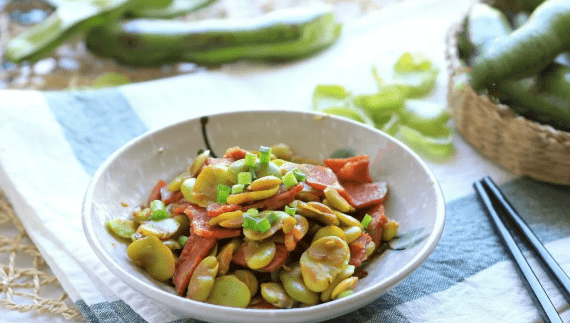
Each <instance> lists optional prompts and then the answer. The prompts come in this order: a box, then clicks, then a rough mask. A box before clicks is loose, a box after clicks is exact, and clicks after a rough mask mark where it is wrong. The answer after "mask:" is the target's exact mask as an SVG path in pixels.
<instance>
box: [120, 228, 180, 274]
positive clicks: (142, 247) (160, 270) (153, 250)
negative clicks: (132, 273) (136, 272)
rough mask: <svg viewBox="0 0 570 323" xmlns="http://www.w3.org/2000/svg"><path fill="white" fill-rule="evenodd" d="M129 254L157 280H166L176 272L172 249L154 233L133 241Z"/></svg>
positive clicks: (129, 247) (128, 248) (128, 250)
mask: <svg viewBox="0 0 570 323" xmlns="http://www.w3.org/2000/svg"><path fill="white" fill-rule="evenodd" d="M127 255H128V256H129V258H130V259H131V260H132V261H133V262H134V263H135V264H136V265H137V266H139V267H141V268H143V269H144V270H145V271H146V272H147V273H148V274H149V275H151V276H152V277H153V278H154V279H156V280H160V281H165V280H167V279H169V278H170V277H172V275H173V274H174V255H173V254H172V251H170V249H168V247H167V246H165V245H164V244H163V243H162V241H160V240H159V239H158V238H157V237H156V236H154V235H150V236H148V237H144V238H141V239H138V240H136V241H133V242H132V243H131V244H129V246H128V247H127Z"/></svg>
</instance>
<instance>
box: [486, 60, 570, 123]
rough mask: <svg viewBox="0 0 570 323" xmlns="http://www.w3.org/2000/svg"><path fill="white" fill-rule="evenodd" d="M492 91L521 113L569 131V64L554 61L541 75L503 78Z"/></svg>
mask: <svg viewBox="0 0 570 323" xmlns="http://www.w3.org/2000/svg"><path fill="white" fill-rule="evenodd" d="M493 92H496V94H497V96H498V98H499V99H500V100H501V102H503V103H505V104H508V105H509V106H510V107H511V109H513V110H514V111H515V112H517V113H518V114H520V115H522V116H524V117H526V118H528V119H531V120H535V121H537V122H540V123H543V124H549V125H551V126H553V127H554V128H557V129H560V130H565V131H570V67H568V66H565V65H561V64H556V63H552V64H551V65H549V66H548V67H547V68H546V69H545V70H544V71H543V72H542V73H540V75H538V76H533V77H529V78H525V79H522V80H505V81H501V82H499V83H497V85H496V87H495V88H494V89H493Z"/></svg>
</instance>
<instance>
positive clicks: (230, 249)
mask: <svg viewBox="0 0 570 323" xmlns="http://www.w3.org/2000/svg"><path fill="white" fill-rule="evenodd" d="M240 245H241V239H238V238H234V239H232V240H230V242H228V243H226V244H225V245H224V246H223V247H222V250H220V253H218V256H217V257H216V259H217V260H218V264H219V266H220V268H219V269H218V274H219V275H220V276H221V275H225V274H226V273H227V272H228V269H229V268H230V263H231V261H232V256H233V255H234V252H235V251H236V250H237V248H239V246H240Z"/></svg>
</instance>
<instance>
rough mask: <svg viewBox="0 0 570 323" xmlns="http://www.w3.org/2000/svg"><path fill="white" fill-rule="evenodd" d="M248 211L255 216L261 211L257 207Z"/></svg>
mask: <svg viewBox="0 0 570 323" xmlns="http://www.w3.org/2000/svg"><path fill="white" fill-rule="evenodd" d="M246 213H248V214H249V215H251V216H254V217H257V216H259V211H258V210H257V209H248V210H247V211H246Z"/></svg>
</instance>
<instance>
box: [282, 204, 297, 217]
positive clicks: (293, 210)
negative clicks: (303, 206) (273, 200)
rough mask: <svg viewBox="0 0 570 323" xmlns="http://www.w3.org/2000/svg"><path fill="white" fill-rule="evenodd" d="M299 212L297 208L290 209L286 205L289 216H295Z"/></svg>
mask: <svg viewBox="0 0 570 323" xmlns="http://www.w3.org/2000/svg"><path fill="white" fill-rule="evenodd" d="M296 211H297V209H296V208H294V207H289V206H288V205H285V213H287V214H289V215H295V212H296Z"/></svg>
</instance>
